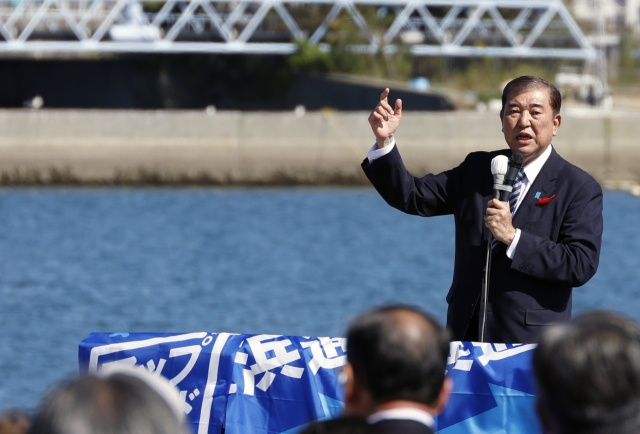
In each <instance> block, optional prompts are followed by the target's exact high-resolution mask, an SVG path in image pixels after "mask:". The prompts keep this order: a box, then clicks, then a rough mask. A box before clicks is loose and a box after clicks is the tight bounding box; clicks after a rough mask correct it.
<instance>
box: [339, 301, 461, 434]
mask: <svg viewBox="0 0 640 434" xmlns="http://www.w3.org/2000/svg"><path fill="white" fill-rule="evenodd" d="M448 354H449V335H448V332H447V331H446V330H445V329H444V328H442V327H441V326H440V325H439V324H438V323H437V322H436V321H434V320H433V319H432V318H431V317H429V316H428V315H426V314H425V313H423V312H420V311H418V310H415V309H411V308H408V307H404V306H390V307H384V308H378V309H375V310H372V311H370V312H367V313H365V314H363V315H361V316H360V317H358V318H356V319H355V320H354V321H353V322H352V323H351V324H350V326H349V330H348V332H347V361H348V363H347V365H345V367H344V373H345V374H346V383H345V414H346V415H347V416H356V417H362V418H366V420H367V422H369V423H370V424H373V425H374V426H375V428H376V430H377V431H378V432H380V433H381V434H395V433H403V434H432V433H433V432H434V431H435V424H434V419H433V416H435V415H438V414H439V413H440V412H441V411H442V410H443V409H444V406H445V405H446V403H447V400H448V399H449V393H450V391H451V384H452V383H451V380H450V379H445V369H446V366H447V355H448Z"/></svg>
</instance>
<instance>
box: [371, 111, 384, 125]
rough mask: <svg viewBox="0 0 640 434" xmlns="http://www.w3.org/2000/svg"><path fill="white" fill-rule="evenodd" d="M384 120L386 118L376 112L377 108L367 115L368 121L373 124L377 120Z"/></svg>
mask: <svg viewBox="0 0 640 434" xmlns="http://www.w3.org/2000/svg"><path fill="white" fill-rule="evenodd" d="M385 120H386V116H383V115H381V114H380V113H378V112H377V108H376V110H374V111H373V112H371V116H369V121H370V122H371V123H373V124H376V123H378V122H384V121H385Z"/></svg>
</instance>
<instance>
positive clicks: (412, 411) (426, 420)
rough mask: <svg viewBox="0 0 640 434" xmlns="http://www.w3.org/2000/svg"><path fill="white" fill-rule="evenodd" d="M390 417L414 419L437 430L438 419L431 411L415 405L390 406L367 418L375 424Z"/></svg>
mask: <svg viewBox="0 0 640 434" xmlns="http://www.w3.org/2000/svg"><path fill="white" fill-rule="evenodd" d="M389 419H398V420H413V421H416V422H420V423H422V424H424V425H426V426H428V427H429V428H431V429H432V430H433V431H435V430H436V421H435V420H434V419H433V416H432V415H431V413H428V412H426V411H424V410H420V409H419V408H414V407H399V408H390V409H388V410H380V411H378V412H376V413H373V414H372V415H370V416H369V417H368V418H367V422H368V423H370V424H374V423H376V422H379V421H381V420H389Z"/></svg>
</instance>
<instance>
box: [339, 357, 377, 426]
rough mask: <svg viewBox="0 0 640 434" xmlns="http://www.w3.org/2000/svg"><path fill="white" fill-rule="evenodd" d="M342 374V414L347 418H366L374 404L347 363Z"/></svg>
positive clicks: (360, 380)
mask: <svg viewBox="0 0 640 434" xmlns="http://www.w3.org/2000/svg"><path fill="white" fill-rule="evenodd" d="M342 372H343V373H344V376H345V380H346V381H345V383H344V414H345V415H348V416H358V417H367V416H369V414H370V413H371V411H372V409H373V407H374V404H373V401H372V399H371V397H370V396H369V393H368V392H367V389H366V387H365V385H364V384H362V379H361V378H360V377H359V376H357V375H355V372H354V370H353V366H352V365H351V363H347V364H346V365H345V366H344V368H342Z"/></svg>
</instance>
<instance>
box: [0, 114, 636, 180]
mask: <svg viewBox="0 0 640 434" xmlns="http://www.w3.org/2000/svg"><path fill="white" fill-rule="evenodd" d="M367 116H368V113H365V112H332V111H324V112H313V113H306V114H304V115H302V116H296V115H295V114H294V113H290V112H286V113H285V112H278V113H264V112H218V113H215V114H207V113H205V112H204V111H110V110H39V111H37V110H0V182H1V183H3V184H32V183H62V184H73V183H88V184H112V183H116V184H118V183H125V184H126V183H132V184H135V183H143V184H163V183H169V184H181V183H197V184H228V183H231V184H233V183H239V184H242V183H246V184H263V183H267V184H268V183H312V184H313V183H320V184H322V183H335V184H340V183H348V184H355V183H364V182H366V180H365V179H364V177H363V175H362V173H361V170H360V167H359V165H360V162H361V161H362V159H363V158H364V157H365V155H366V152H367V150H368V149H369V148H370V147H371V145H372V144H373V135H372V133H371V131H370V128H369V125H368V123H367ZM638 137H640V113H637V112H616V111H609V112H603V111H588V110H582V111H581V110H573V111H571V110H566V111H565V112H564V113H563V123H562V126H561V128H560V133H559V135H558V137H557V138H556V140H554V146H555V147H556V149H557V150H558V152H559V153H560V154H561V155H563V156H564V157H565V158H567V159H568V160H570V161H572V162H574V163H575V164H577V165H579V166H581V167H583V168H584V169H586V170H587V171H589V172H590V173H592V174H593V175H595V176H596V177H597V178H598V179H600V180H604V179H610V178H614V179H639V178H640V146H638V145H637V143H636V138H638ZM397 140H398V144H399V147H400V150H401V152H402V155H403V157H404V159H405V162H406V164H407V167H408V168H409V169H410V170H411V171H412V172H413V173H414V174H415V175H421V174H424V173H427V172H428V171H440V170H444V169H447V168H450V167H453V166H454V165H456V164H458V163H459V162H460V161H462V159H463V158H464V156H465V155H466V154H467V153H469V152H471V151H474V150H492V149H499V148H503V147H505V144H504V139H503V137H502V133H501V131H500V121H499V118H498V114H497V113H493V112H485V113H475V112H447V113H433V112H405V114H404V117H403V120H402V124H401V126H400V129H399V131H398V133H397Z"/></svg>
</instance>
